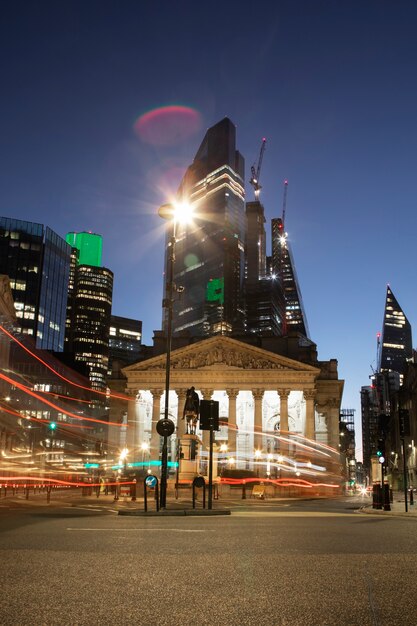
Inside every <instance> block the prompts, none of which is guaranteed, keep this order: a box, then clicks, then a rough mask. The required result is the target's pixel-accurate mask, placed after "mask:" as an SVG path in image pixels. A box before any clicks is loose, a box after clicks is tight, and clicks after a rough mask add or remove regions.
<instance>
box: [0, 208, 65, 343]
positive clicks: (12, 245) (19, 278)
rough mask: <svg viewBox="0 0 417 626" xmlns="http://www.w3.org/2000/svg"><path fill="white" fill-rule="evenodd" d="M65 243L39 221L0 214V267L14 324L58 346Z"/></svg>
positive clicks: (62, 319) (62, 313)
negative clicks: (10, 299)
mask: <svg viewBox="0 0 417 626" xmlns="http://www.w3.org/2000/svg"><path fill="white" fill-rule="evenodd" d="M70 253H71V249H70V247H69V246H68V244H67V243H66V242H65V241H64V240H63V239H62V238H61V237H59V236H58V235H57V234H56V233H54V231H53V230H51V229H50V228H48V227H46V228H45V227H44V226H43V225H42V224H36V223H33V222H25V221H22V220H16V219H11V218H8V217H0V273H1V274H5V275H7V276H9V279H10V287H11V290H12V295H13V300H14V306H15V309H16V316H17V330H18V332H21V333H23V334H26V335H30V336H32V337H33V338H34V340H35V342H36V347H37V348H40V349H45V350H55V351H57V352H62V351H63V349H64V336H65V316H66V306H67V290H68V280H69V269H70Z"/></svg>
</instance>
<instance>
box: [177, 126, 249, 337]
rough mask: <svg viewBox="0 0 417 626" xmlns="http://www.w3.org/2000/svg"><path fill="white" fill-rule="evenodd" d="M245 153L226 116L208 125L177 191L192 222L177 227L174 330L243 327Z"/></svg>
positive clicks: (195, 333)
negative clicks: (186, 204)
mask: <svg viewBox="0 0 417 626" xmlns="http://www.w3.org/2000/svg"><path fill="white" fill-rule="evenodd" d="M244 194H245V192H244V159H243V157H242V155H241V154H240V153H239V152H238V151H237V150H236V128H235V126H234V124H233V123H232V122H231V121H230V120H229V119H228V118H224V119H223V120H222V121H221V122H219V123H218V124H216V125H215V126H213V127H211V128H209V130H208V131H207V133H206V135H205V137H204V139H203V141H202V143H201V145H200V147H199V149H198V151H197V154H196V156H195V158H194V161H193V163H192V165H190V166H189V167H188V169H187V171H186V173H185V175H184V178H183V180H182V182H181V185H180V188H179V192H178V197H179V199H180V200H182V201H187V202H189V203H191V204H192V205H193V208H194V220H193V223H192V224H191V225H186V226H179V225H178V230H177V244H176V259H175V269H174V283H175V284H176V286H177V287H178V286H182V287H184V291H183V293H182V294H181V297H180V299H178V300H177V301H176V302H175V304H174V309H173V332H174V333H181V332H184V331H187V332H189V333H190V335H192V336H202V337H203V336H211V335H215V334H232V333H240V332H243V330H244V302H243V281H244V263H245V254H244V252H245V196H244Z"/></svg>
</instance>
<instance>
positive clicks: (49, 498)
mask: <svg viewBox="0 0 417 626" xmlns="http://www.w3.org/2000/svg"><path fill="white" fill-rule="evenodd" d="M46 501H47V502H48V503H49V502H50V501H51V485H48V486H47V488H46Z"/></svg>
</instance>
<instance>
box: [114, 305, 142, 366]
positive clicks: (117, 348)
mask: <svg viewBox="0 0 417 626" xmlns="http://www.w3.org/2000/svg"><path fill="white" fill-rule="evenodd" d="M141 346H142V322H141V321H140V320H134V319H130V318H128V317H120V316H118V315H112V316H111V319H110V335H109V372H111V371H112V370H113V368H114V366H115V365H116V362H117V363H118V366H119V367H120V366H123V367H124V366H126V365H130V364H131V363H135V361H138V360H139V358H140V354H141Z"/></svg>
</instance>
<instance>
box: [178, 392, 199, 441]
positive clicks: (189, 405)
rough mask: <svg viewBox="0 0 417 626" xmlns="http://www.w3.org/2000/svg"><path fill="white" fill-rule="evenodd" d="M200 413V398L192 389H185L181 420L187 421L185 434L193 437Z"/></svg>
mask: <svg viewBox="0 0 417 626" xmlns="http://www.w3.org/2000/svg"><path fill="white" fill-rule="evenodd" d="M199 411H200V398H199V397H198V394H197V392H196V390H195V388H194V387H190V388H189V389H187V397H186V398H185V404H184V411H183V415H182V419H184V418H186V419H187V429H186V434H187V435H188V434H190V435H195V430H196V426H197V422H198V415H199Z"/></svg>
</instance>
